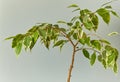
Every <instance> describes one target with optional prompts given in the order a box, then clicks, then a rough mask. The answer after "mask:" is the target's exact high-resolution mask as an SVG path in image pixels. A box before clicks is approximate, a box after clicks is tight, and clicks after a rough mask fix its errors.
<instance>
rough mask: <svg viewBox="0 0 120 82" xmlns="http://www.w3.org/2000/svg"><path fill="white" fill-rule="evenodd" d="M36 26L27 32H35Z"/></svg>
mask: <svg viewBox="0 0 120 82" xmlns="http://www.w3.org/2000/svg"><path fill="white" fill-rule="evenodd" d="M38 28H39V27H38V26H33V27H32V28H31V29H29V30H28V32H35V31H36V30H38Z"/></svg>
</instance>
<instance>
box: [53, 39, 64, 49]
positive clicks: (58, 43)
mask: <svg viewBox="0 0 120 82" xmlns="http://www.w3.org/2000/svg"><path fill="white" fill-rule="evenodd" d="M64 41H65V40H59V41H57V42H56V43H55V44H54V45H53V47H56V46H60V45H61V44H63V42H64Z"/></svg>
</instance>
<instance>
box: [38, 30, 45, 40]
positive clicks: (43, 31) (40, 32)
mask: <svg viewBox="0 0 120 82" xmlns="http://www.w3.org/2000/svg"><path fill="white" fill-rule="evenodd" d="M39 35H40V36H41V37H43V38H45V37H46V30H45V29H39Z"/></svg>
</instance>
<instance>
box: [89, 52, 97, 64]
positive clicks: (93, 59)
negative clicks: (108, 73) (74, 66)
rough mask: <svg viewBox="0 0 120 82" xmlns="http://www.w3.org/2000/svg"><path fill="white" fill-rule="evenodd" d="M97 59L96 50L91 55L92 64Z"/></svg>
mask: <svg viewBox="0 0 120 82" xmlns="http://www.w3.org/2000/svg"><path fill="white" fill-rule="evenodd" d="M95 60H96V52H94V53H93V54H92V55H91V58H90V64H91V65H93V64H94V63H95Z"/></svg>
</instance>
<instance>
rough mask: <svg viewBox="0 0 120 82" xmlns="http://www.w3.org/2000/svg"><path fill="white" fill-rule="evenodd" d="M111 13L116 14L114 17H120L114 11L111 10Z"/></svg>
mask: <svg viewBox="0 0 120 82" xmlns="http://www.w3.org/2000/svg"><path fill="white" fill-rule="evenodd" d="M111 13H112V14H113V15H114V16H116V17H120V16H119V15H118V14H117V13H116V12H115V11H113V10H111Z"/></svg>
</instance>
